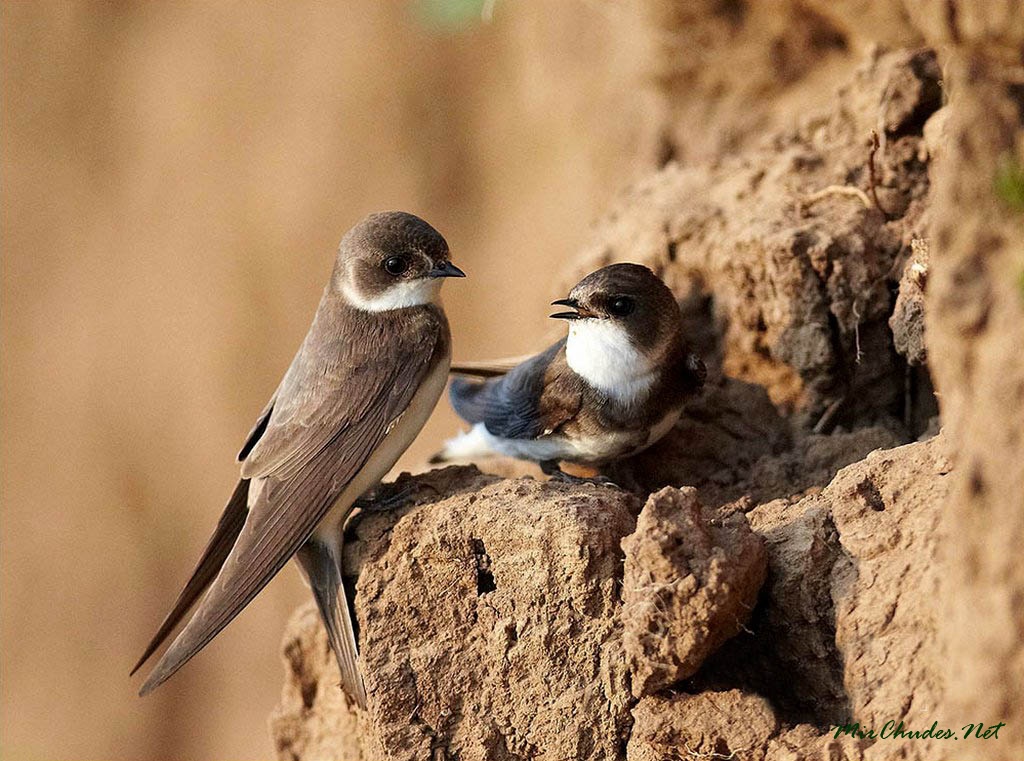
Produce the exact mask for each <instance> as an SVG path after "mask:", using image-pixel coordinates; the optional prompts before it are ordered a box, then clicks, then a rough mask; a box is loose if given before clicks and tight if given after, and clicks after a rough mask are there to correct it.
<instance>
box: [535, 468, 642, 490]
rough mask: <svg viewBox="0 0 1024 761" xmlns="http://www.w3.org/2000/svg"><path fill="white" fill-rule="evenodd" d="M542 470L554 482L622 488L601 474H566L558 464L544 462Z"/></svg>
mask: <svg viewBox="0 0 1024 761" xmlns="http://www.w3.org/2000/svg"><path fill="white" fill-rule="evenodd" d="M540 469H541V471H542V472H543V473H544V475H546V476H548V477H549V478H550V479H551V480H552V481H557V482H559V483H563V484H593V485H595V486H610V487H612V488H614V489H620V488H622V487H620V486H619V485H618V484H617V483H615V482H614V481H612V480H611V479H610V478H608V476H602V475H600V474H598V475H596V476H574V475H573V474H571V473H566V472H565V471H564V470H562V469H561V468H560V467H559V466H558V465H557V464H552V463H547V462H542V463H541V464H540Z"/></svg>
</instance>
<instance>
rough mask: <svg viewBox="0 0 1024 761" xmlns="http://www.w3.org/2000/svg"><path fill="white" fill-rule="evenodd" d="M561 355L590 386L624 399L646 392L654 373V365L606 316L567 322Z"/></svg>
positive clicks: (651, 383) (636, 398) (654, 378)
mask: <svg viewBox="0 0 1024 761" xmlns="http://www.w3.org/2000/svg"><path fill="white" fill-rule="evenodd" d="M565 359H566V361H567V362H568V363H569V367H571V368H572V369H573V371H574V372H576V373H577V374H579V375H580V376H581V377H582V378H583V379H584V380H586V381H587V383H589V384H590V385H591V386H594V387H595V388H597V389H598V390H600V391H603V392H604V393H605V394H607V395H608V396H610V397H612V398H614V399H616V400H617V401H620V402H625V403H629V402H632V401H636V400H638V399H639V398H640V397H642V396H643V395H644V394H646V393H647V392H648V391H649V390H650V388H651V386H652V385H653V384H654V381H655V380H656V379H657V377H658V368H657V367H655V366H652V364H651V362H650V361H649V360H648V358H647V355H645V354H644V353H643V352H642V351H640V350H639V349H637V348H636V346H634V345H633V342H632V341H631V340H630V339H629V335H628V334H627V333H626V331H625V330H624V329H623V327H622V326H621V325H619V324H617V323H615V322H612V321H611V320H607V319H595V318H589V319H583V320H577V321H576V322H571V323H569V338H568V340H567V341H566V344H565Z"/></svg>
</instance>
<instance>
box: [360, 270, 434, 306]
mask: <svg viewBox="0 0 1024 761" xmlns="http://www.w3.org/2000/svg"><path fill="white" fill-rule="evenodd" d="M443 282H444V279H443V278H439V277H438V278H417V279H416V280H404V281H402V282H399V283H395V284H394V285H392V286H391V287H390V288H388V289H387V290H386V291H384V293H381V294H378V295H376V296H371V297H369V298H367V297H365V296H363V295H362V294H360V293H359V292H358V291H357V290H356V289H355V288H353V287H352V286H351V285H349V284H348V283H344V284H343V285H342V287H341V293H342V295H343V296H344V297H345V300H346V301H348V303H349V304H351V305H352V306H354V307H355V308H356V309H361V310H362V311H364V312H389V311H391V310H392V309H405V308H406V307H419V306H424V305H426V304H434V303H436V302H437V300H438V298H439V297H440V295H441V284H442V283H443Z"/></svg>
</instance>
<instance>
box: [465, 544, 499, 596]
mask: <svg viewBox="0 0 1024 761" xmlns="http://www.w3.org/2000/svg"><path fill="white" fill-rule="evenodd" d="M469 544H470V547H471V548H472V550H473V555H474V557H475V558H476V594H477V596H478V597H479V596H480V595H485V594H487V593H489V592H493V591H494V590H496V589H497V588H498V585H497V584H496V583H495V581H494V573H492V571H491V557H490V555H488V554H487V548H486V547H485V546H484V540H483V539H475V538H474V539H470V540H469Z"/></svg>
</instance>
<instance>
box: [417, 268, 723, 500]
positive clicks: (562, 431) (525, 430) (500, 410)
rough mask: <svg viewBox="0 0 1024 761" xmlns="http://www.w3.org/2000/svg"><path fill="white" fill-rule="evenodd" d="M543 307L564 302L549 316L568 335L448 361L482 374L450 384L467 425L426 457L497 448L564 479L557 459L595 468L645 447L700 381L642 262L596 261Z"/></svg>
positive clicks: (660, 289)
mask: <svg viewBox="0 0 1024 761" xmlns="http://www.w3.org/2000/svg"><path fill="white" fill-rule="evenodd" d="M552 303H553V304H554V305H558V306H564V307H568V308H569V310H570V311H564V312H558V313H557V314H553V315H551V317H554V318H556V319H560V320H567V321H568V322H569V335H568V337H567V338H565V339H563V340H561V341H559V342H558V343H556V344H554V345H553V346H551V347H550V348H548V349H547V351H544V352H542V353H541V354H538V355H536V356H534V357H530V358H526V359H522V358H520V359H517V360H511V361H498V362H493V363H488V362H481V363H466V364H462V365H456V366H453V367H452V372H453V373H460V374H463V375H472V376H477V377H478V378H484V380H478V379H474V380H469V379H466V378H460V377H456V378H454V379H453V380H452V383H451V387H450V391H449V397H450V399H451V403H452V406H453V407H454V408H455V411H456V412H457V413H458V414H459V416H460V417H462V419H463V420H465V421H466V422H467V423H470V424H471V425H472V428H471V429H470V430H469V431H468V432H467V433H463V434H461V435H459V436H457V437H456V438H454V439H451V440H450V441H449V442H448V443H447V444H446V446H445V448H444V450H443V451H442V452H441V453H439V454H438V455H436V456H435V457H434V461H435V462H443V461H446V460H453V459H472V458H474V457H478V456H482V455H486V454H493V453H497V454H503V455H507V456H511V457H518V458H520V459H524V460H533V461H535V462H538V463H540V466H541V469H542V470H543V471H544V472H545V473H546V474H548V475H554V476H558V477H560V478H567V476H566V475H565V474H564V473H563V472H562V471H561V468H560V467H559V463H560V462H572V463H580V464H583V465H588V466H594V467H600V466H601V465H604V464H607V463H609V462H611V461H613V460H617V459H619V458H621V457H628V456H630V455H633V454H636V453H637V452H640V451H642V450H643V449H646V448H647V447H649V446H650V445H651V444H653V443H654V442H655V441H657V440H658V439H660V438H661V437H662V436H664V435H665V434H666V433H667V432H668V431H669V430H670V429H671V428H672V426H673V425H675V423H676V421H677V420H678V419H679V415H680V413H681V411H682V407H683V403H684V402H685V401H686V399H687V398H688V397H689V396H691V395H693V394H694V393H696V392H697V391H698V390H699V389H700V387H701V386H702V385H703V383H704V378H705V374H706V371H705V369H704V363H703V362H701V360H700V359H699V358H698V357H697V356H696V355H695V354H693V353H692V352H691V351H690V349H689V348H688V346H687V344H686V340H685V336H684V335H683V323H682V317H681V315H680V311H679V305H678V304H677V303H676V300H675V298H674V297H673V295H672V292H671V291H670V290H669V289H668V287H667V286H666V285H665V284H664V283H663V282H662V281H661V279H660V278H658V277H657V275H655V274H654V273H653V272H651V271H650V270H649V269H647V268H646V267H643V266H640V265H639V264H613V265H610V266H608V267H604V268H602V269H600V270H598V271H596V272H593V273H591V274H590V275H587V277H585V278H583V280H581V281H580V282H579V283H577V284H576V285H575V286H574V287H573V289H572V291H571V292H570V293H569V297H568V298H565V299H559V300H557V301H554V302H552ZM570 480H571V479H570Z"/></svg>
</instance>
